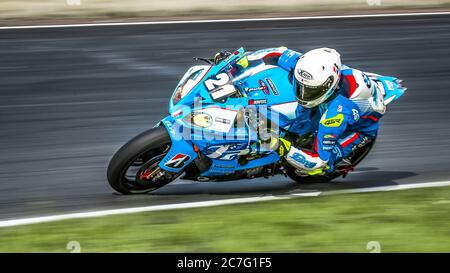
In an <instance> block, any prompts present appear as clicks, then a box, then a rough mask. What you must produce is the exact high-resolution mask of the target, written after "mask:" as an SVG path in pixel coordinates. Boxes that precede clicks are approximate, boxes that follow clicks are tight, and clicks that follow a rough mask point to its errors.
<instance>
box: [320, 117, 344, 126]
mask: <svg viewBox="0 0 450 273" xmlns="http://www.w3.org/2000/svg"><path fill="white" fill-rule="evenodd" d="M343 121H344V115H343V114H337V115H336V116H334V117H332V118H327V119H324V120H322V121H321V122H320V123H321V124H322V125H323V126H325V127H339V126H341V124H342V122H343Z"/></svg>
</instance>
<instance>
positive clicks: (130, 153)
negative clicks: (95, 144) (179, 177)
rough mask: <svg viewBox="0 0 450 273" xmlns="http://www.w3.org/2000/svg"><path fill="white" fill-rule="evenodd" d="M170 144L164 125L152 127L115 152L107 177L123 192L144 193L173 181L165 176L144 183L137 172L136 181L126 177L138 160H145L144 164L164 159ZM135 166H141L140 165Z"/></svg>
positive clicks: (113, 186) (113, 185) (112, 185)
mask: <svg viewBox="0 0 450 273" xmlns="http://www.w3.org/2000/svg"><path fill="white" fill-rule="evenodd" d="M170 144H171V141H170V137H169V135H168V133H167V130H166V128H165V127H163V126H160V127H156V128H152V129H150V130H148V131H145V132H143V133H141V134H140V135H138V136H136V137H134V138H133V139H131V140H130V141H129V142H127V143H126V144H125V145H123V146H122V147H121V148H120V149H119V150H118V151H117V152H116V153H115V154H114V156H113V157H112V159H111V161H110V162H109V166H108V170H107V178H108V182H109V184H110V185H111V187H112V188H113V189H114V190H116V191H118V192H120V193H122V194H142V193H148V192H151V191H154V190H156V189H158V188H160V187H162V186H164V185H166V184H168V183H170V182H171V181H173V179H167V178H164V179H161V180H158V181H155V182H153V181H148V184H144V183H141V181H139V179H138V178H137V174H136V180H135V181H132V180H130V179H128V178H127V177H126V174H127V171H128V170H129V168H130V167H131V166H135V165H133V164H135V162H137V160H139V161H142V162H143V164H142V166H145V165H146V164H148V162H149V160H153V164H156V163H157V162H158V161H157V160H158V159H162V157H163V155H164V152H165V150H167V147H168V146H170ZM150 163H151V162H150ZM135 168H139V165H137V167H135Z"/></svg>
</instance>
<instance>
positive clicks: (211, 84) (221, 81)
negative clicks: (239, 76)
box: [205, 73, 230, 91]
mask: <svg viewBox="0 0 450 273" xmlns="http://www.w3.org/2000/svg"><path fill="white" fill-rule="evenodd" d="M229 81H230V77H228V75H227V73H220V74H217V75H216V79H207V80H206V81H205V85H206V88H207V89H208V90H209V91H211V90H214V89H216V88H218V87H220V86H222V85H225V84H227V83H228V82H229Z"/></svg>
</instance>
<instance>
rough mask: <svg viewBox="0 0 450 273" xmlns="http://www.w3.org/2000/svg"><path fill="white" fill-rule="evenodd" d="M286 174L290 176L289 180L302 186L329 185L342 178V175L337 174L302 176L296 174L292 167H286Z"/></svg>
mask: <svg viewBox="0 0 450 273" xmlns="http://www.w3.org/2000/svg"><path fill="white" fill-rule="evenodd" d="M286 174H287V175H288V176H289V178H291V179H292V180H294V181H295V182H297V183H301V184H312V183H327V182H330V181H331V180H333V179H335V178H337V177H339V176H341V174H339V173H336V172H333V173H331V174H328V175H315V176H301V175H298V174H297V173H296V172H295V168H294V167H292V166H286Z"/></svg>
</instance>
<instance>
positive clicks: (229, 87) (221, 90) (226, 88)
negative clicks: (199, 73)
mask: <svg viewBox="0 0 450 273" xmlns="http://www.w3.org/2000/svg"><path fill="white" fill-rule="evenodd" d="M229 82H230V77H229V76H228V74H226V73H220V74H218V75H216V79H207V80H206V81H205V86H206V89H208V91H209V94H210V95H211V97H212V98H213V100H220V99H224V98H226V97H228V96H230V95H232V94H234V93H236V88H235V87H234V85H233V84H229Z"/></svg>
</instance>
